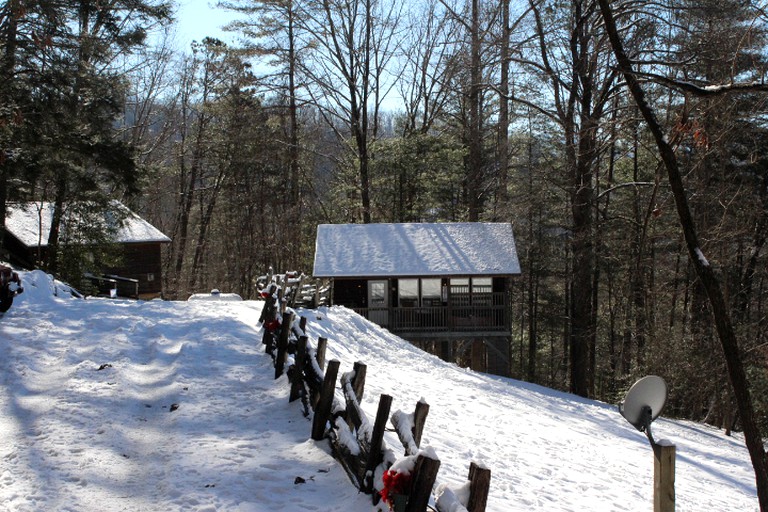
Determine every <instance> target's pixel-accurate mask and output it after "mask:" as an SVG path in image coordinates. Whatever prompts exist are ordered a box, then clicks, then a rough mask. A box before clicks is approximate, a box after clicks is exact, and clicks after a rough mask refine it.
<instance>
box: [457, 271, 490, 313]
mask: <svg viewBox="0 0 768 512" xmlns="http://www.w3.org/2000/svg"><path fill="white" fill-rule="evenodd" d="M450 283H451V301H452V303H453V304H454V305H456V306H470V305H472V306H490V305H491V304H492V303H493V279H492V278H490V277H473V278H469V277H452V278H451V281H450Z"/></svg>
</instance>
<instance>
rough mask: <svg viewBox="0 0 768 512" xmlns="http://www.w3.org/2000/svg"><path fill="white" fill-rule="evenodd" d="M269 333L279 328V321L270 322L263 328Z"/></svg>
mask: <svg viewBox="0 0 768 512" xmlns="http://www.w3.org/2000/svg"><path fill="white" fill-rule="evenodd" d="M264 327H266V329H267V330H268V331H269V332H275V331H276V330H278V329H279V328H280V320H277V319H275V320H272V321H271V322H267V324H266V325H265V326H264Z"/></svg>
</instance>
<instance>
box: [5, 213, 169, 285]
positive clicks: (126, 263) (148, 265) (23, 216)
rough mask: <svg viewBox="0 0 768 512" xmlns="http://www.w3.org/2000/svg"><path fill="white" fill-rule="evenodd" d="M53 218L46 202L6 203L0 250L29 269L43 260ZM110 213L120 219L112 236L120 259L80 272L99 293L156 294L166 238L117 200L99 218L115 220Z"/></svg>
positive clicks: (167, 240) (107, 221)
mask: <svg viewBox="0 0 768 512" xmlns="http://www.w3.org/2000/svg"><path fill="white" fill-rule="evenodd" d="M52 218H53V204H52V203H49V202H42V203H18V204H9V205H8V211H7V214H6V221H5V228H6V234H5V250H6V251H8V253H9V255H8V258H9V260H10V261H11V262H12V263H14V264H15V265H18V266H20V267H23V268H27V269H33V268H37V267H38V266H39V263H38V262H40V261H44V260H45V254H46V251H47V246H48V235H49V233H50V230H51V220H52ZM115 218H121V219H123V220H122V222H121V223H120V224H119V226H118V227H117V230H116V233H115V239H114V240H113V241H114V242H115V243H116V244H117V246H118V249H119V251H120V252H119V255H120V258H119V259H120V262H121V263H120V264H119V266H117V267H113V268H105V269H102V272H100V273H99V274H88V275H86V276H84V277H86V278H87V279H89V280H90V281H91V282H92V283H93V284H94V285H95V287H96V288H97V289H98V290H99V291H100V292H101V293H105V294H110V295H112V296H125V297H133V298H141V299H151V298H155V297H159V296H160V295H161V293H162V262H161V249H162V246H163V244H167V243H170V241H171V239H170V238H168V237H167V236H165V235H164V234H163V233H162V232H161V231H160V230H159V229H157V228H156V227H154V226H153V225H151V224H150V223H149V222H147V221H146V220H144V219H142V218H141V217H139V216H138V215H137V214H135V213H134V212H132V211H131V210H130V209H128V207H126V206H125V205H123V204H122V203H120V202H118V201H113V202H112V204H111V207H110V209H109V211H106V212H104V215H103V219H101V221H103V222H105V223H109V222H114V221H112V220H111V219H115ZM97 221H98V220H97ZM63 229H66V225H65V226H64V228H63Z"/></svg>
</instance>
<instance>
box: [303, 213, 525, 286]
mask: <svg viewBox="0 0 768 512" xmlns="http://www.w3.org/2000/svg"><path fill="white" fill-rule="evenodd" d="M313 273H314V276H315V277H384V276H387V277H391V276H428V275H431V276H436V275H440V276H475V275H486V276H487V275H496V276H503V275H515V274H519V273H520V263H519V261H518V259H517V250H516V248H515V237H514V235H513V234H512V226H511V225H510V224H506V223H476V222H462V223H437V224H422V223H413V224H321V225H319V226H318V227H317V240H316V242H315V265H314V272H313Z"/></svg>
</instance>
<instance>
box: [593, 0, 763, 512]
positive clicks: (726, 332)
mask: <svg viewBox="0 0 768 512" xmlns="http://www.w3.org/2000/svg"><path fill="white" fill-rule="evenodd" d="M598 1H599V3H600V10H601V11H602V14H603V19H604V20H605V27H606V30H607V32H608V36H609V38H610V41H611V46H612V47H613V52H614V54H615V56H616V61H617V62H618V65H619V69H620V70H621V71H622V73H623V74H624V79H625V80H626V82H627V87H628V88H629V90H630V93H631V94H632V97H633V98H634V100H635V103H636V104H637V106H638V108H639V109H640V112H641V113H642V115H643V118H644V119H645V121H646V123H647V124H648V128H649V129H650V130H651V133H652V134H653V137H654V139H655V141H656V146H657V148H658V151H659V156H660V157H661V159H662V161H663V163H664V167H665V168H666V170H667V176H668V179H669V184H670V187H671V189H672V194H673V196H674V198H675V206H676V208H677V214H678V217H679V218H680V226H681V228H682V230H683V234H684V236H685V243H686V246H687V248H688V255H689V257H690V260H691V262H692V263H693V266H694V268H695V270H696V275H697V276H698V278H699V280H700V281H701V284H702V286H703V287H704V289H705V291H706V294H707V298H708V300H709V304H710V307H711V312H712V316H713V318H714V321H715V325H716V327H717V333H718V337H719V338H720V344H721V346H722V349H723V354H724V355H725V361H726V365H727V368H728V375H729V378H730V381H731V386H732V387H733V393H734V397H735V398H736V403H737V406H738V410H739V415H740V417H741V422H742V425H743V426H744V438H745V441H746V445H747V450H748V451H749V455H750V458H751V459H752V466H753V468H754V470H755V481H756V486H757V497H758V500H759V502H760V510H762V511H764V512H765V511H768V457H766V453H765V447H764V445H763V440H762V436H761V435H760V429H759V428H758V425H757V422H756V421H755V411H754V406H753V403H752V397H751V396H750V391H749V383H748V381H747V376H746V373H745V371H744V366H743V364H742V361H741V355H740V353H739V345H738V340H737V339H736V333H735V331H734V327H733V324H732V323H731V318H730V313H729V310H728V305H727V303H726V301H725V297H724V295H723V292H722V289H721V286H720V281H719V279H718V277H717V275H716V274H715V271H714V269H713V268H712V266H711V265H710V263H709V261H708V260H707V259H706V258H705V256H704V254H703V253H702V251H701V246H700V244H699V239H698V234H697V231H696V225H695V223H694V221H693V216H692V215H691V209H690V207H689V205H688V198H687V196H686V190H685V187H684V185H683V180H682V176H681V174H680V169H679V167H678V162H677V157H676V155H675V152H674V150H673V148H672V147H671V146H670V144H669V142H668V141H667V137H666V134H665V133H664V130H663V129H662V127H661V124H660V123H659V122H658V120H657V119H656V115H655V112H654V111H653V109H652V107H651V106H650V105H649V104H648V102H647V101H646V97H645V91H644V90H643V88H642V86H641V85H640V82H639V81H638V80H637V77H636V76H635V74H634V71H633V68H632V61H631V60H630V59H629V57H628V56H627V54H626V53H625V51H624V45H623V43H622V40H621V38H620V36H619V33H618V30H617V28H616V22H615V20H614V17H613V11H612V10H611V7H610V1H609V0H598Z"/></svg>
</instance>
